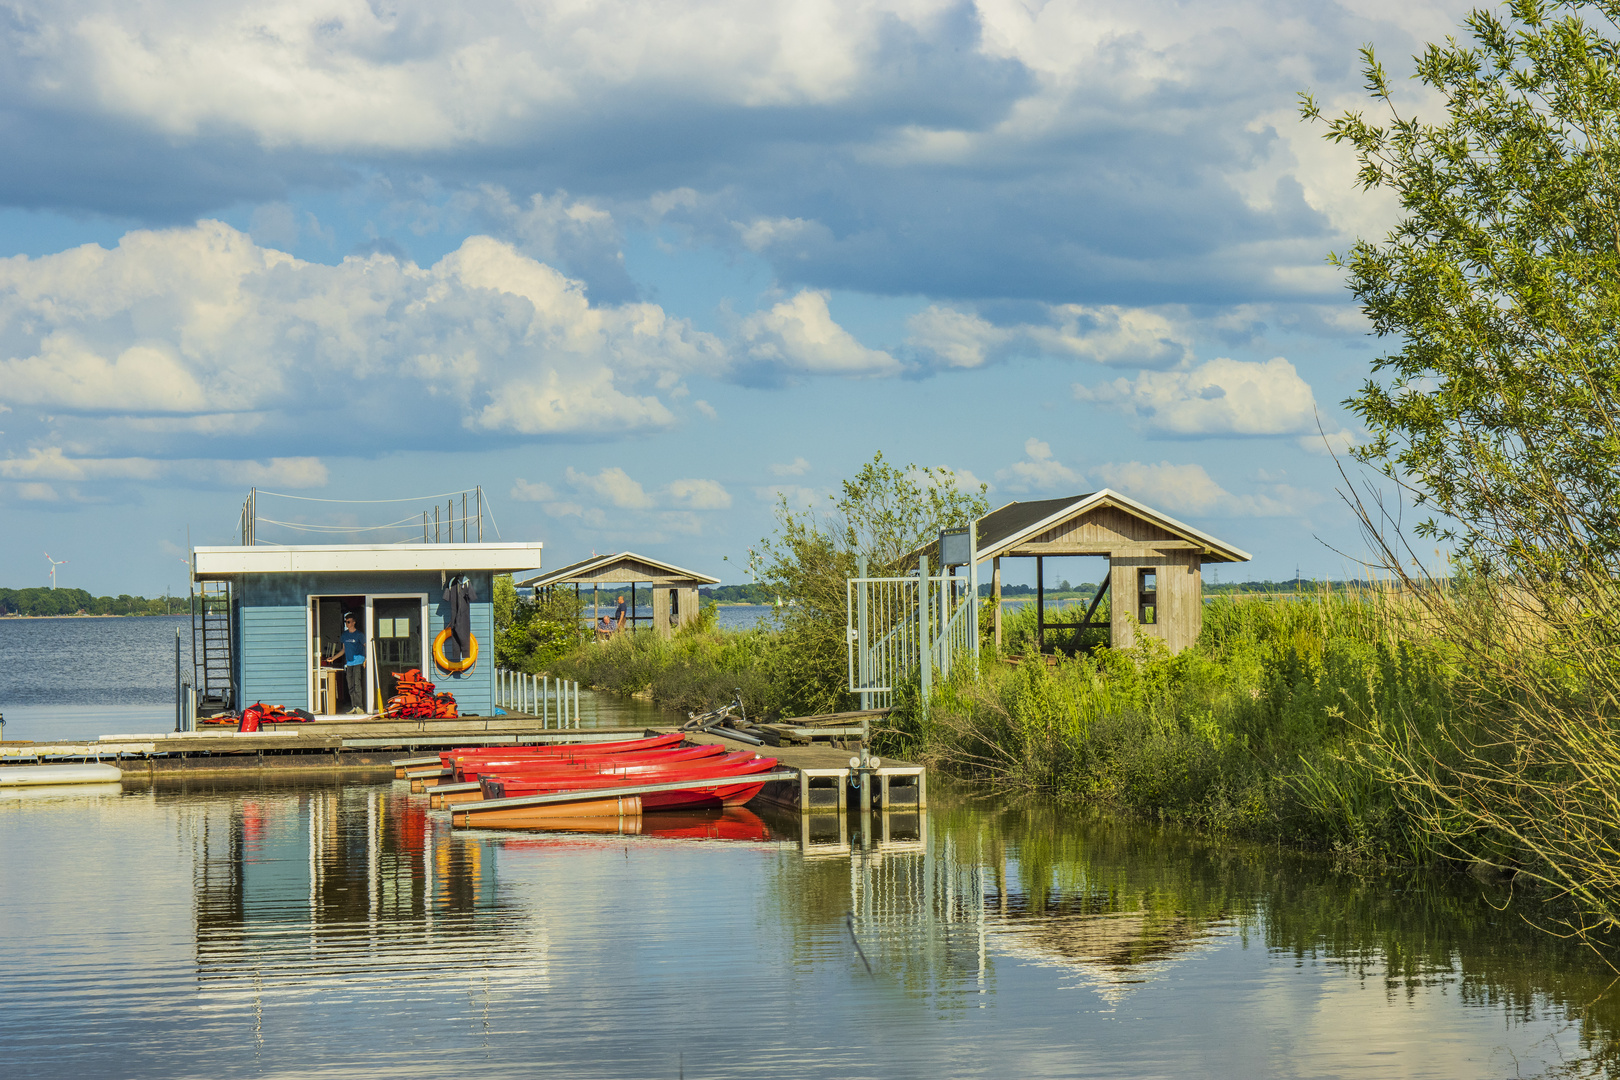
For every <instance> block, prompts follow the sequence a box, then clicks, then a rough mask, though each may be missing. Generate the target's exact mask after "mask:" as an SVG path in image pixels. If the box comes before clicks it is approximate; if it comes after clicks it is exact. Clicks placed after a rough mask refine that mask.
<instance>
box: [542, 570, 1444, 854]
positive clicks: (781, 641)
mask: <svg viewBox="0 0 1620 1080" xmlns="http://www.w3.org/2000/svg"><path fill="white" fill-rule="evenodd" d="M1033 615H1034V613H1033V611H1032V610H1028V611H1025V612H1021V613H1017V614H1013V615H1010V616H1009V617H1008V618H1007V620H1006V622H1005V623H1004V628H1003V629H1004V638H1005V640H1006V641H1007V642H1008V644H1009V648H1010V649H1011V648H1021V647H1022V646H1023V644H1024V643H1026V642H1027V640H1028V636H1029V629H1030V628H1029V627H1027V626H1025V625H1023V624H1024V623H1025V622H1032V620H1033ZM986 622H987V623H988V620H986ZM553 667H554V669H555V670H556V671H557V672H558V673H560V674H563V675H565V676H567V677H569V678H576V679H580V680H582V681H584V682H586V683H588V684H590V685H593V686H599V687H603V688H605V689H608V690H612V691H615V692H618V693H624V694H632V693H642V694H649V693H650V695H651V697H652V698H653V700H654V701H656V702H658V703H659V704H661V705H664V706H666V707H668V708H671V709H676V710H680V711H683V712H684V711H693V710H700V709H704V708H708V707H711V706H713V705H716V704H721V703H724V702H726V701H729V700H731V696H732V694H733V693H734V692H735V691H736V690H738V689H740V690H741V692H742V698H743V702H744V704H745V705H746V706H747V708H748V710H749V713H750V714H751V715H756V716H772V715H776V716H780V715H795V714H799V713H802V712H806V711H821V710H823V709H825V708H828V707H832V708H838V707H845V708H850V707H855V703H854V702H853V701H851V700H850V699H849V698H848V696H847V695H844V696H842V697H840V696H839V695H840V693H841V690H840V689H839V687H840V685H841V680H842V678H843V659H842V655H841V653H840V654H839V655H838V656H836V657H831V656H828V657H818V656H817V655H815V651H814V650H811V649H807V648H806V647H805V642H803V641H800V640H796V639H795V637H794V636H793V635H792V634H791V633H788V632H772V631H765V630H749V631H740V632H729V631H720V630H717V629H715V628H714V625H713V621H712V619H706V620H703V621H702V622H700V623H699V624H698V625H696V626H694V627H692V628H690V629H688V630H687V631H686V632H684V633H681V634H678V635H676V636H675V637H674V638H672V639H671V640H668V641H663V640H660V639H658V638H657V637H655V636H654V635H652V634H650V633H649V634H635V635H630V634H625V635H620V636H618V637H615V638H613V639H611V640H609V641H605V642H602V643H600V644H598V643H588V644H586V645H583V646H581V647H579V648H576V649H574V650H572V651H569V652H567V653H565V654H564V655H562V656H561V657H559V658H558V660H557V661H556V662H555V664H554V665H553ZM1454 676H1455V673H1454V671H1453V670H1452V667H1451V665H1450V663H1449V662H1448V660H1447V655H1446V650H1445V648H1444V647H1443V646H1442V645H1441V644H1440V642H1439V641H1437V640H1436V639H1435V638H1433V637H1432V636H1430V635H1428V634H1426V633H1425V632H1424V631H1423V628H1422V621H1421V620H1420V619H1417V618H1411V617H1405V616H1403V615H1402V614H1401V612H1400V609H1397V608H1394V607H1392V605H1391V604H1390V603H1389V602H1387V601H1381V600H1378V599H1376V598H1375V597H1373V596H1371V594H1360V593H1351V592H1344V591H1340V592H1327V591H1323V592H1321V593H1318V594H1315V595H1308V596H1304V597H1300V598H1294V599H1286V600H1276V599H1266V598H1258V597H1251V598H1241V599H1228V598H1224V597H1218V598H1216V599H1214V600H1213V601H1212V602H1211V603H1209V604H1208V605H1207V606H1206V608H1205V616H1204V628H1203V633H1202V635H1201V637H1200V639H1199V641H1198V643H1197V645H1196V646H1195V647H1194V648H1192V649H1189V650H1187V651H1185V652H1183V653H1182V654H1180V655H1177V656H1172V655H1170V654H1169V652H1168V651H1167V650H1165V649H1164V648H1163V647H1162V645H1160V644H1159V643H1158V642H1157V641H1154V640H1146V641H1144V643H1143V644H1142V645H1140V646H1138V647H1136V648H1133V649H1128V650H1114V649H1100V650H1097V651H1096V652H1094V653H1092V654H1091V655H1082V656H1080V657H1079V658H1077V659H1063V660H1061V661H1060V662H1058V663H1057V664H1056V665H1055V666H1049V665H1047V664H1045V663H1040V662H1036V661H1033V660H1029V661H1023V662H1016V663H1015V662H1010V661H1009V660H1008V659H1007V658H1005V657H1003V656H1001V655H998V654H997V653H995V651H994V650H993V649H992V648H989V647H986V648H985V649H984V651H983V654H982V657H981V662H980V663H979V664H978V665H977V667H976V668H975V667H973V666H971V665H959V666H958V668H957V669H956V671H955V672H953V674H952V677H951V678H950V679H948V680H946V681H945V682H944V684H943V685H941V686H938V687H937V688H936V689H935V690H934V693H933V695H932V697H931V699H930V702H929V708H928V709H927V710H926V711H925V710H924V709H923V708H921V703H920V701H919V700H918V696H917V690H916V687H915V686H912V687H908V688H905V689H904V690H902V691H901V693H900V694H899V695H898V708H897V710H896V713H895V715H894V717H893V718H892V721H891V723H890V724H889V725H888V726H887V727H886V728H884V729H883V730H881V731H880V732H879V734H878V736H877V742H878V747H879V749H880V751H881V752H885V753H889V754H893V755H899V756H906V757H910V758H915V759H920V760H923V761H926V762H927V763H929V764H930V765H931V766H933V767H935V768H938V769H942V770H945V771H948V772H950V773H952V774H954V775H957V776H961V777H964V778H967V779H971V780H974V781H976V782H979V783H981V784H984V785H987V786H989V787H992V788H996V789H1000V790H1016V791H1023V792H1031V793H1042V794H1047V795H1056V796H1060V797H1063V798H1065V799H1072V800H1077V801H1083V802H1085V803H1088V804H1091V805H1095V806H1098V807H1102V808H1107V809H1110V810H1113V811H1116V812H1122V813H1126V814H1130V815H1133V816H1138V817H1147V818H1153V819H1157V820H1163V821H1169V822H1176V823H1179V824H1183V825H1187V826H1192V827H1195V828H1199V829H1202V830H1206V831H1210V832H1215V833H1220V834H1229V835H1235V836H1243V837H1247V838H1251V839H1258V840H1265V841H1275V842H1282V843H1288V844H1292V845H1299V846H1303V847H1309V848H1316V849H1324V850H1331V851H1335V852H1339V853H1342V854H1345V855H1351V856H1356V857H1364V858H1374V859H1384V860H1395V861H1403V862H1405V861H1422V860H1425V859H1427V858H1429V857H1430V856H1431V855H1432V854H1433V853H1434V852H1433V851H1432V850H1431V846H1430V842H1429V840H1428V837H1427V835H1426V833H1425V832H1424V830H1423V829H1421V828H1419V827H1418V826H1417V825H1416V824H1415V823H1414V819H1413V818H1412V817H1410V816H1409V815H1408V814H1407V813H1406V812H1405V811H1404V810H1403V809H1402V806H1401V804H1400V801H1399V799H1398V797H1397V792H1396V790H1395V789H1394V788H1393V786H1392V785H1391V784H1390V783H1389V782H1388V772H1389V763H1388V761H1387V759H1386V756H1385V755H1384V754H1383V752H1382V751H1381V750H1380V749H1379V747H1380V746H1381V745H1382V740H1379V739H1376V738H1369V735H1370V734H1371V733H1376V732H1378V731H1380V730H1381V729H1383V728H1384V727H1385V726H1387V725H1391V724H1394V723H1396V722H1398V723H1400V724H1401V725H1403V726H1410V727H1414V728H1415V729H1416V730H1419V731H1425V730H1428V731H1432V730H1436V729H1437V728H1438V727H1439V726H1440V725H1442V724H1444V723H1446V722H1447V721H1448V719H1449V718H1450V717H1451V716H1452V714H1453V699H1454V694H1453V685H1454V681H1455V679H1454Z"/></svg>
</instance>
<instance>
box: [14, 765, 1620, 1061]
mask: <svg viewBox="0 0 1620 1080" xmlns="http://www.w3.org/2000/svg"><path fill="white" fill-rule="evenodd" d="M931 788H932V790H931V795H932V796H933V797H934V801H935V805H934V807H933V808H932V809H930V810H929V811H928V812H927V813H926V814H923V815H917V814H911V815H892V816H890V817H888V818H884V817H883V816H882V815H877V816H874V817H872V818H870V819H869V820H863V819H862V818H860V817H859V816H852V817H845V818H842V819H841V818H840V817H839V816H838V815H812V816H808V817H802V818H801V817H799V816H797V815H779V814H777V813H774V812H771V811H769V810H761V809H759V808H757V807H756V808H744V809H736V810H728V811H724V812H710V813H696V814H683V815H648V816H646V817H644V818H642V819H640V820H639V821H636V820H631V821H626V822H623V823H621V822H618V821H614V822H597V823H590V822H578V821H575V822H569V823H566V824H561V825H560V827H559V828H558V829H556V830H544V831H534V832H523V833H510V832H499V833H497V832H478V831H464V830H452V829H450V828H449V826H448V821H447V815H446V814H445V813H443V812H437V811H429V810H428V809H427V805H426V798H425V797H424V796H412V795H410V794H409V793H408V792H407V790H406V787H405V785H404V784H403V783H375V782H371V781H369V780H363V779H358V778H356V779H351V780H349V781H344V780H342V779H341V778H335V777H334V778H326V779H310V778H307V777H306V778H288V779H282V780H276V781H271V782H260V783H255V784H251V785H242V784H240V783H237V784H235V785H233V784H231V783H225V782H220V783H211V782H208V781H178V782H175V781H171V782H164V783H159V784H157V785H156V786H153V787H150V788H138V787H127V788H124V789H119V790H117V791H114V792H100V793H97V792H90V791H83V792H79V793H75V794H73V795H71V796H70V795H57V796H51V797H39V798H29V799H14V800H3V799H0V851H4V853H5V855H6V857H7V864H8V867H10V868H20V867H26V868H27V872H26V873H24V874H19V873H17V872H16V870H15V869H13V872H12V873H10V874H7V875H0V911H4V912H5V913H6V915H5V917H6V919H7V922H6V928H7V931H8V942H9V943H10V948H11V950H12V954H13V955H12V957H11V959H12V960H13V965H14V969H15V971H16V972H17V974H16V975H15V976H14V977H13V978H12V979H11V980H10V981H8V982H0V1010H4V1015H6V1016H7V1017H8V1023H7V1024H6V1025H3V1026H0V1060H6V1061H7V1062H8V1066H10V1067H15V1068H16V1070H17V1072H16V1074H17V1075H56V1074H63V1075H66V1074H68V1073H74V1074H80V1075H83V1074H91V1073H95V1072H98V1071H99V1072H105V1073H108V1074H116V1075H130V1076H137V1075H139V1076H159V1075H174V1074H178V1073H185V1074H187V1075H228V1074H232V1073H235V1072H243V1073H247V1074H250V1075H259V1074H261V1073H287V1074H291V1073H308V1072H323V1071H324V1072H325V1073H326V1074H328V1075H339V1074H342V1073H346V1072H347V1073H354V1074H356V1075H374V1074H376V1073H377V1072H409V1073H412V1074H414V1075H423V1076H426V1075H435V1076H436V1075H455V1076H457V1077H458V1078H459V1077H462V1076H469V1075H474V1074H479V1073H484V1074H488V1075H490V1076H505V1075H517V1074H524V1075H542V1074H548V1073H549V1074H552V1075H559V1076H571V1075H587V1074H588V1075H597V1076H609V1077H639V1076H654V1075H658V1076H662V1075H669V1076H674V1075H679V1071H680V1070H681V1069H682V1068H684V1069H685V1072H686V1075H690V1076H705V1077H707V1076H738V1077H741V1076H754V1075H760V1074H761V1073H764V1072H771V1073H774V1074H779V1075H793V1076H800V1075H804V1076H825V1077H835V1076H836V1077H845V1076H892V1075H917V1074H928V1073H931V1074H936V1075H941V1076H946V1075H949V1076H986V1077H990V1076H997V1077H999V1076H1003V1075H1019V1076H1070V1075H1076V1074H1082V1073H1083V1074H1085V1075H1088V1076H1089V1075H1119V1076H1140V1075H1150V1074H1151V1075H1195V1074H1196V1075H1215V1076H1245V1077H1246V1076H1251V1075H1300V1074H1310V1075H1347V1074H1350V1073H1357V1072H1360V1073H1363V1074H1371V1075H1379V1076H1385V1075H1398V1076H1440V1077H1445V1076H1481V1075H1514V1074H1515V1073H1516V1072H1517V1073H1518V1074H1519V1075H1526V1076H1529V1075H1536V1074H1537V1073H1538V1072H1541V1073H1546V1072H1558V1071H1559V1070H1563V1071H1564V1072H1583V1071H1586V1072H1602V1071H1606V1070H1611V1069H1613V1068H1614V1067H1615V1066H1616V1064H1617V1056H1616V1053H1615V1044H1614V1040H1613V1032H1615V1031H1616V1030H1617V1029H1620V1015H1617V1014H1616V1011H1615V1005H1614V1000H1613V998H1614V995H1613V993H1612V992H1611V988H1610V983H1611V980H1612V979H1613V978H1614V975H1613V972H1611V971H1609V970H1608V969H1607V968H1606V966H1605V965H1604V964H1603V963H1602V962H1601V961H1600V960H1598V959H1597V958H1595V957H1593V956H1592V955H1591V954H1590V953H1587V952H1583V951H1582V950H1581V949H1579V948H1578V947H1575V946H1573V945H1571V944H1569V943H1568V942H1562V941H1559V940H1557V939H1555V938H1552V937H1550V936H1548V935H1545V934H1540V933H1537V932H1535V931H1533V930H1530V929H1528V928H1527V927H1526V926H1525V925H1524V924H1523V922H1522V919H1521V918H1520V917H1519V915H1518V913H1517V912H1515V911H1513V910H1512V909H1506V910H1498V908H1499V907H1500V906H1501V905H1503V904H1504V903H1507V902H1508V899H1509V898H1508V897H1506V896H1503V895H1496V894H1490V895H1487V890H1486V889H1485V887H1483V886H1481V885H1479V884H1478V883H1476V882H1473V881H1471V880H1469V879H1460V880H1459V879H1453V878H1449V877H1447V878H1438V877H1433V876H1424V875H1417V874H1412V875H1398V874H1383V873H1374V872H1368V871H1364V870H1362V871H1357V870H1354V869H1351V868H1345V867H1337V866H1334V865H1331V864H1328V863H1324V862H1321V861H1318V860H1314V859H1310V858H1305V857H1301V856H1293V855H1286V854H1280V853H1278V852H1276V851H1267V850H1262V849H1255V848H1246V847H1241V846H1237V845H1230V844H1216V843H1211V842H1208V841H1204V840H1200V839H1198V838H1196V837H1189V836H1187V835H1185V834H1182V833H1178V832H1175V831H1173V830H1165V829H1155V828H1150V827H1143V826H1138V825H1130V824H1123V823H1119V822H1111V821H1108V820H1106V819H1099V818H1094V817H1089V816H1085V815H1082V814H1076V813H1073V812H1069V811H1065V810H1062V809H1060V808H1056V807H1052V806H1049V805H1040V804H1016V803H1004V802H994V801H985V800H979V799H976V798H974V797H972V796H971V795H970V794H968V793H964V792H960V791H952V790H951V788H950V787H949V785H946V784H937V785H931ZM63 851H71V852H73V853H74V854H75V858H73V859H62V858H60V853H61V852H63ZM188 884H189V889H188V888H187V885H188ZM97 890H101V891H97ZM90 894H94V895H96V897H97V903H96V908H95V918H94V919H86V918H85V917H84V907H83V905H76V904H75V903H74V901H75V899H76V898H78V897H81V896H84V895H90ZM1493 904H1494V905H1497V906H1493ZM717 1033H718V1034H723V1035H724V1036H725V1037H716V1036H717ZM182 1046H183V1047H184V1049H183V1051H182V1050H181V1049H177V1048H178V1047H182ZM64 1047H71V1048H72V1060H71V1062H68V1061H67V1059H61V1058H60V1055H61V1054H62V1053H63V1052H64V1051H63V1048H64ZM181 1054H183V1055H184V1060H183V1061H182V1060H180V1059H179V1058H177V1055H181ZM69 1064H70V1065H71V1066H72V1067H71V1069H70V1068H69V1067H68V1065H69Z"/></svg>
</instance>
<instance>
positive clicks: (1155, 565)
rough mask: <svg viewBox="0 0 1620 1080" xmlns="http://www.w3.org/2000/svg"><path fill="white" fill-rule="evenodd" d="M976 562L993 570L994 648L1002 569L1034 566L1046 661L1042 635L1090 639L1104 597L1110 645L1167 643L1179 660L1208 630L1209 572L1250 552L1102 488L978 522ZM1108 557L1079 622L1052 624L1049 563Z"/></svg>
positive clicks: (1020, 506)
mask: <svg viewBox="0 0 1620 1080" xmlns="http://www.w3.org/2000/svg"><path fill="white" fill-rule="evenodd" d="M976 531H977V542H978V543H977V547H978V556H979V558H980V559H990V560H991V561H992V567H993V569H992V571H991V592H992V594H993V596H994V602H995V605H996V606H995V626H996V643H997V644H998V645H999V644H1000V643H1001V560H1002V559H1003V558H1033V559H1034V560H1035V582H1036V588H1035V604H1036V639H1037V642H1038V644H1039V647H1040V648H1041V651H1043V652H1044V651H1045V646H1046V631H1047V630H1051V629H1060V628H1061V629H1065V630H1069V629H1072V630H1076V631H1084V630H1086V629H1089V628H1090V627H1092V626H1093V625H1100V624H1093V623H1092V621H1091V618H1092V616H1093V615H1094V614H1095V613H1096V611H1097V607H1098V605H1099V604H1100V603H1101V601H1102V598H1103V596H1104V595H1105V594H1112V597H1113V600H1112V602H1111V604H1110V606H1109V611H1110V615H1109V629H1110V633H1111V637H1112V640H1113V644H1114V645H1115V646H1117V647H1127V646H1129V645H1131V644H1133V643H1134V642H1135V640H1136V635H1137V634H1138V633H1142V634H1147V635H1150V636H1153V637H1158V638H1162V639H1164V641H1165V643H1166V644H1167V645H1169V646H1170V648H1171V649H1172V650H1173V651H1177V652H1179V651H1180V650H1182V649H1185V648H1186V647H1187V646H1189V645H1191V644H1192V643H1193V642H1194V641H1196V640H1197V639H1198V633H1199V631H1200V630H1201V629H1202V628H1203V620H1204V602H1203V591H1204V589H1203V571H1202V566H1203V564H1204V563H1206V562H1248V561H1249V559H1250V557H1251V556H1250V555H1249V553H1248V552H1246V551H1244V550H1242V549H1241V548H1237V547H1234V546H1232V545H1231V544H1228V543H1226V542H1225V541H1223V540H1219V539H1217V538H1215V537H1213V536H1211V535H1210V534H1209V533H1206V532H1204V531H1202V530H1201V529H1195V528H1193V527H1192V526H1191V525H1188V524H1186V523H1185V522H1182V521H1178V520H1176V519H1175V518H1173V517H1171V516H1170V515H1169V514H1166V513H1163V512H1162V511H1159V510H1155V509H1153V508H1152V507H1150V506H1148V505H1146V504H1145V503H1141V502H1138V501H1136V500H1135V499H1133V498H1131V497H1130V496H1128V495H1121V494H1120V493H1119V492H1117V491H1110V490H1108V489H1107V488H1104V489H1103V490H1101V491H1094V492H1091V493H1090V494H1086V495H1072V496H1069V497H1067V498H1062V499H1040V500H1036V501H1031V502H1013V503H1008V504H1007V505H1006V506H1003V507H1001V508H1000V509H998V510H995V511H993V512H991V513H989V514H986V515H985V516H984V517H982V518H980V519H979V520H978V522H977V530H976ZM1072 555H1102V556H1106V557H1107V558H1108V563H1109V572H1108V576H1107V578H1105V579H1104V581H1103V586H1102V588H1101V589H1099V590H1098V591H1097V595H1096V597H1095V598H1094V599H1093V600H1092V603H1091V607H1090V608H1089V609H1088V610H1087V612H1086V615H1085V617H1084V618H1083V619H1082V620H1080V621H1079V622H1061V623H1059V622H1050V621H1048V620H1047V618H1046V603H1045V597H1044V592H1045V573H1044V571H1045V567H1044V565H1043V563H1044V560H1045V559H1046V558H1048V557H1055V556H1072Z"/></svg>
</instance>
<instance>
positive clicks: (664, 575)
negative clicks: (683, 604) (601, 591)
mask: <svg viewBox="0 0 1620 1080" xmlns="http://www.w3.org/2000/svg"><path fill="white" fill-rule="evenodd" d="M692 580H693V579H692V578H690V577H686V576H685V575H679V576H677V575H672V574H670V573H669V571H667V570H662V569H659V568H658V567H656V566H649V565H648V564H646V563H644V562H641V561H640V560H638V559H625V560H620V561H618V562H612V563H608V564H607V565H605V566H599V567H597V568H596V569H594V570H582V571H580V572H579V573H578V574H575V575H574V576H573V577H572V579H571V582H572V581H577V582H579V583H580V585H581V587H586V586H589V585H592V584H598V585H614V584H618V585H629V584H631V583H635V584H638V585H680V584H690V583H691V582H692Z"/></svg>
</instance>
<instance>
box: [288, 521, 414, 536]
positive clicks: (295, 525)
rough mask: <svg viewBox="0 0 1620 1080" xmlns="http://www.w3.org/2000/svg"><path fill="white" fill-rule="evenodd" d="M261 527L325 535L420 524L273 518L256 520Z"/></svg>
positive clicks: (375, 530) (399, 527)
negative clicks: (307, 521)
mask: <svg viewBox="0 0 1620 1080" xmlns="http://www.w3.org/2000/svg"><path fill="white" fill-rule="evenodd" d="M257 520H258V522H259V524H261V525H280V526H282V527H283V528H286V529H295V530H297V531H299V532H325V533H353V532H380V531H381V530H383V529H403V528H406V527H409V528H411V529H415V528H416V527H417V526H418V525H420V524H422V523H421V522H420V521H418V520H417V519H416V518H413V517H412V518H401V519H400V520H399V521H393V522H389V523H388V524H387V525H308V524H304V523H302V522H296V521H277V520H276V519H275V518H258V519H257Z"/></svg>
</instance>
